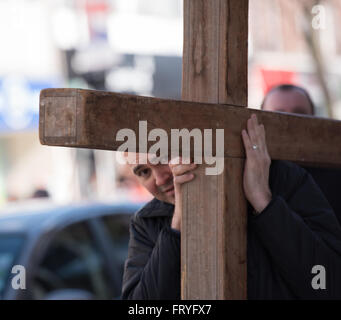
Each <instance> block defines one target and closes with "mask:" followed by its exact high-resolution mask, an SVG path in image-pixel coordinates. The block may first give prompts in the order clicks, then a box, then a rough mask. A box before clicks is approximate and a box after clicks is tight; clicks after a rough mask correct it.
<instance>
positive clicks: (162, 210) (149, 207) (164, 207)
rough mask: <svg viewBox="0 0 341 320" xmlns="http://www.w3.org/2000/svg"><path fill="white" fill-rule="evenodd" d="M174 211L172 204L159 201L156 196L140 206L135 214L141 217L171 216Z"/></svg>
mask: <svg viewBox="0 0 341 320" xmlns="http://www.w3.org/2000/svg"><path fill="white" fill-rule="evenodd" d="M173 213H174V205H173V204H170V203H167V202H163V201H160V200H158V199H156V198H154V199H153V200H151V201H150V202H148V203H147V204H146V205H145V206H144V207H143V208H141V209H140V210H139V211H138V212H137V214H138V215H139V216H140V217H142V218H152V217H172V216H173Z"/></svg>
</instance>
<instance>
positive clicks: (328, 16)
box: [0, 0, 341, 298]
mask: <svg viewBox="0 0 341 320" xmlns="http://www.w3.org/2000/svg"><path fill="white" fill-rule="evenodd" d="M182 13H183V1H182V0H0V46H1V54H0V216H1V214H2V213H3V214H4V212H6V214H7V215H8V214H9V211H8V206H10V207H13V206H14V207H16V209H18V208H19V205H20V203H22V202H24V203H25V205H24V207H25V209H27V210H28V209H32V210H33V211H34V210H35V209H34V208H35V207H34V205H32V207H30V205H29V204H27V203H33V202H34V203H36V200H37V198H39V199H40V198H44V199H45V200H47V199H48V201H50V202H51V203H53V204H54V205H55V204H58V205H70V204H73V203H78V202H80V201H90V202H102V203H115V202H120V203H126V204H134V203H135V204H140V205H142V204H143V203H145V202H147V201H149V200H150V199H151V197H150V195H149V194H148V193H147V192H146V191H145V190H144V189H143V188H142V187H140V186H139V185H138V183H137V181H136V179H135V177H134V176H133V174H132V173H131V172H130V170H129V168H127V167H126V166H123V165H120V164H119V163H118V162H117V161H116V156H115V153H114V152H111V151H99V150H96V151H95V150H88V149H72V148H62V147H47V146H42V145H40V143H39V138H38V112H39V92H40V90H42V89H44V88H68V87H69V88H85V89H86V88H89V89H97V90H107V91H115V92H122V93H132V94H137V95H145V96H155V97H161V98H173V99H181V72H182V70H181V69H182V45H183V43H182V42H183V34H182V33H183V20H182V19H183V17H182ZM231 14H233V13H231ZM249 21H250V24H249V28H250V31H249V34H250V37H249V103H248V104H249V107H252V108H255V109H259V107H260V105H261V102H262V99H263V97H264V94H265V93H266V92H267V91H268V90H269V89H270V88H271V87H273V86H275V85H277V84H281V83H293V84H297V85H300V86H302V87H304V88H306V89H307V91H308V92H309V93H310V94H311V96H312V99H313V100H314V102H315V104H316V107H317V108H316V113H317V115H318V116H321V117H330V118H334V119H341V37H340V35H339V31H337V30H341V1H340V0H325V1H322V0H321V1H317V0H304V1H302V0H290V1H288V0H250V14H249ZM231 45H233V44H231ZM30 199H31V200H32V199H33V200H34V201H33V202H32V201H31V202H27V201H28V200H30ZM135 209H137V207H130V211H129V214H132V212H133V211H134V210H135ZM18 210H19V209H18ZM18 210H16V211H18ZM20 210H21V209H20ZM20 210H19V211H20ZM49 210H50V209H49ZM49 210H46V212H50V211H49ZM63 210H64V209H63ZM113 210H114V211H115V210H116V209H113ZM119 210H121V209H119ZM119 210H118V211H119ZM24 211H25V210H23V209H22V210H21V211H20V212H21V213H23V212H24ZM84 211H86V210H84ZM51 214H52V211H51ZM11 223H12V222H11ZM11 223H10V224H9V225H12V224H13V223H12V224H11ZM25 226H26V224H25ZM25 228H26V227H25ZM25 228H21V229H20V228H19V229H20V230H21V232H24V231H23V230H24V229H25ZM75 228H76V227H75ZM77 228H78V227H77ZM125 228H126V229H125V230H126V231H125V232H126V233H125V235H127V232H128V231H127V225H125ZM19 229H18V230H19ZM2 230H3V232H5V231H6V230H4V229H2ZM77 230H78V229H77ZM0 231H1V230H0ZM37 232H38V231H37ZM79 232H80V233H81V234H82V231H79ZM0 237H1V235H0ZM66 238H67V236H66ZM0 239H1V238H0ZM11 239H12V240H6V241H9V242H6V243H8V246H9V247H11V246H13V250H19V249H18V248H20V245H19V242H20V241H19V240H18V238H15V237H14V238H11ZM13 239H14V240H13ZM125 239H126V242H127V241H128V240H127V239H128V238H125ZM102 240H103V239H102ZM18 241H19V242H18ZM76 242H77V241H76ZM76 242H74V240H72V241H71V240H70V241H69V242H68V245H70V243H71V244H72V245H71V247H72V248H74V243H76ZM4 243H5V242H4ZM64 244H65V243H64ZM6 246H7V245H4V248H3V249H1V248H2V247H1V245H0V293H1V281H5V280H1V270H2V272H3V274H5V273H6V272H8V270H9V267H10V266H11V264H13V261H14V260H13V259H14V257H15V255H14V254H13V252H16V251H13V252H12V254H8V252H7V256H6V254H5V253H3V256H2V258H1V252H5V249H6ZM7 248H8V247H7ZM11 248H12V247H11ZM68 248H69V247H68ZM1 250H4V251H1ZM72 250H73V249H72ZM72 250H71V251H72ZM125 254H126V252H125V253H123V256H124V255H125ZM82 255H83V253H82ZM82 255H81V256H82ZM4 257H5V258H4ZM6 257H7V258H6ZM12 258H13V259H12ZM45 258H46V257H45ZM45 258H44V259H45ZM1 259H2V260H1ZM6 259H7V260H6ZM11 259H12V260H11ZM46 259H48V258H46ZM49 259H50V258H49ZM51 259H52V258H51ZM120 263H121V264H122V262H120ZM1 265H3V266H6V267H3V268H2V267H1ZM1 268H2V269H1ZM6 270H7V271H6ZM70 270H71V269H70ZM70 272H71V271H70ZM71 273H72V272H71ZM47 277H48V275H47ZM49 281H50V282H49V285H51V283H54V284H55V283H58V281H57V282H54V281H52V280H51V279H50V280H49ZM51 281H52V282H51ZM5 282H6V281H5ZM5 282H3V284H2V285H3V286H5ZM102 282H103V281H102ZM75 283H77V281H76V282H75ZM103 283H105V281H104V282H103ZM44 286H45V287H44ZM51 286H52V287H53V285H51ZM47 287H48V285H43V289H41V288H40V289H37V290H38V291H39V290H40V291H39V292H38V293H37V295H36V296H34V297H33V298H37V297H38V298H41V297H43V296H44V295H43V293H44V294H45V293H46V294H47V293H48V289H46V288H47ZM84 288H87V287H86V286H85V287H84ZM97 289H98V288H97ZM102 289H103V288H102ZM102 289H101V290H100V289H98V292H101V293H100V294H99V295H98V296H97V297H102V298H108V297H117V296H118V295H119V293H118V292H116V291H115V292H114V293H113V292H111V293H110V292H109V291H110V290H109V289H108V290H109V291H108V292H109V293H105V292H106V291H105V290H104V289H103V290H104V291H103V290H102ZM44 290H45V291H44ZM30 298H32V296H31V297H30Z"/></svg>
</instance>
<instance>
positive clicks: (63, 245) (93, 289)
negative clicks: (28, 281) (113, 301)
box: [33, 223, 111, 299]
mask: <svg viewBox="0 0 341 320" xmlns="http://www.w3.org/2000/svg"><path fill="white" fill-rule="evenodd" d="M33 283H34V284H33V285H34V286H35V287H34V292H35V299H41V298H44V296H46V294H47V293H51V291H54V290H60V289H81V290H86V291H88V292H90V293H92V294H93V296H94V298H97V299H110V298H111V295H110V290H109V288H108V285H107V284H108V283H109V279H108V276H107V273H106V270H105V260H104V257H103V255H102V252H101V251H100V250H99V248H98V246H97V245H96V243H95V241H94V239H93V237H92V233H91V232H90V230H89V228H88V226H87V225H86V224H85V223H78V224H75V225H72V226H70V227H68V228H66V229H65V230H63V231H61V232H60V233H59V234H58V235H57V236H56V237H55V238H54V239H53V241H52V242H51V244H50V246H49V248H48V249H47V251H46V254H45V256H44V257H43V259H42V261H41V263H40V264H39V267H38V269H37V273H36V275H35V281H34V282H33Z"/></svg>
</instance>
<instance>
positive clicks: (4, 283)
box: [0, 203, 143, 300]
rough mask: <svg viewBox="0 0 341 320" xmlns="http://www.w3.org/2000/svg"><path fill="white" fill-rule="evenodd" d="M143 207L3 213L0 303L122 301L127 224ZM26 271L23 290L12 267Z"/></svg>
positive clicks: (0, 216) (23, 209) (81, 207)
mask: <svg viewBox="0 0 341 320" xmlns="http://www.w3.org/2000/svg"><path fill="white" fill-rule="evenodd" d="M142 205H143V204H141V203H140V204H134V203H121V204H120V203H116V204H108V203H91V204H89V203H87V204H77V205H68V206H51V204H45V205H38V206H33V207H31V206H29V208H28V207H27V206H24V207H22V206H21V207H19V208H18V207H16V208H15V209H14V210H9V209H7V210H1V211H0V298H1V299H28V300H36V299H51V300H54V299H66V300H67V299H119V298H120V295H121V286H122V276H123V267H124V261H125V259H126V256H127V251H128V240H129V222H130V218H131V216H132V214H133V213H134V212H136V211H137V210H138V209H139V208H141V207H142ZM14 265H20V266H24V267H25V271H26V272H25V276H26V279H25V280H26V281H25V286H26V288H25V289H15V288H13V285H12V282H13V281H14V277H15V276H16V274H15V272H13V270H12V267H13V266H14Z"/></svg>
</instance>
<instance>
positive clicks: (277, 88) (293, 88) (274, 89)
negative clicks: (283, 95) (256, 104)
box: [261, 84, 315, 115]
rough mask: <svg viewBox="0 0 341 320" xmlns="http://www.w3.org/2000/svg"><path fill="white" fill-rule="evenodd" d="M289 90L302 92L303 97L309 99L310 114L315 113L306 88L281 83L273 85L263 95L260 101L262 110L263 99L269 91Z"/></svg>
mask: <svg viewBox="0 0 341 320" xmlns="http://www.w3.org/2000/svg"><path fill="white" fill-rule="evenodd" d="M277 90H279V91H290V90H298V91H300V92H302V93H303V94H304V95H305V97H306V98H307V99H308V101H309V104H310V107H311V114H312V115H315V105H314V103H313V100H312V99H311V97H310V95H309V93H308V91H307V90H305V89H304V88H302V87H299V86H295V85H293V84H281V85H278V86H275V87H272V88H271V89H270V90H269V91H268V92H267V94H266V95H265V97H264V99H263V102H262V105H261V109H262V110H263V106H264V103H265V100H266V98H267V97H268V96H269V94H270V93H272V92H275V91H277Z"/></svg>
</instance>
